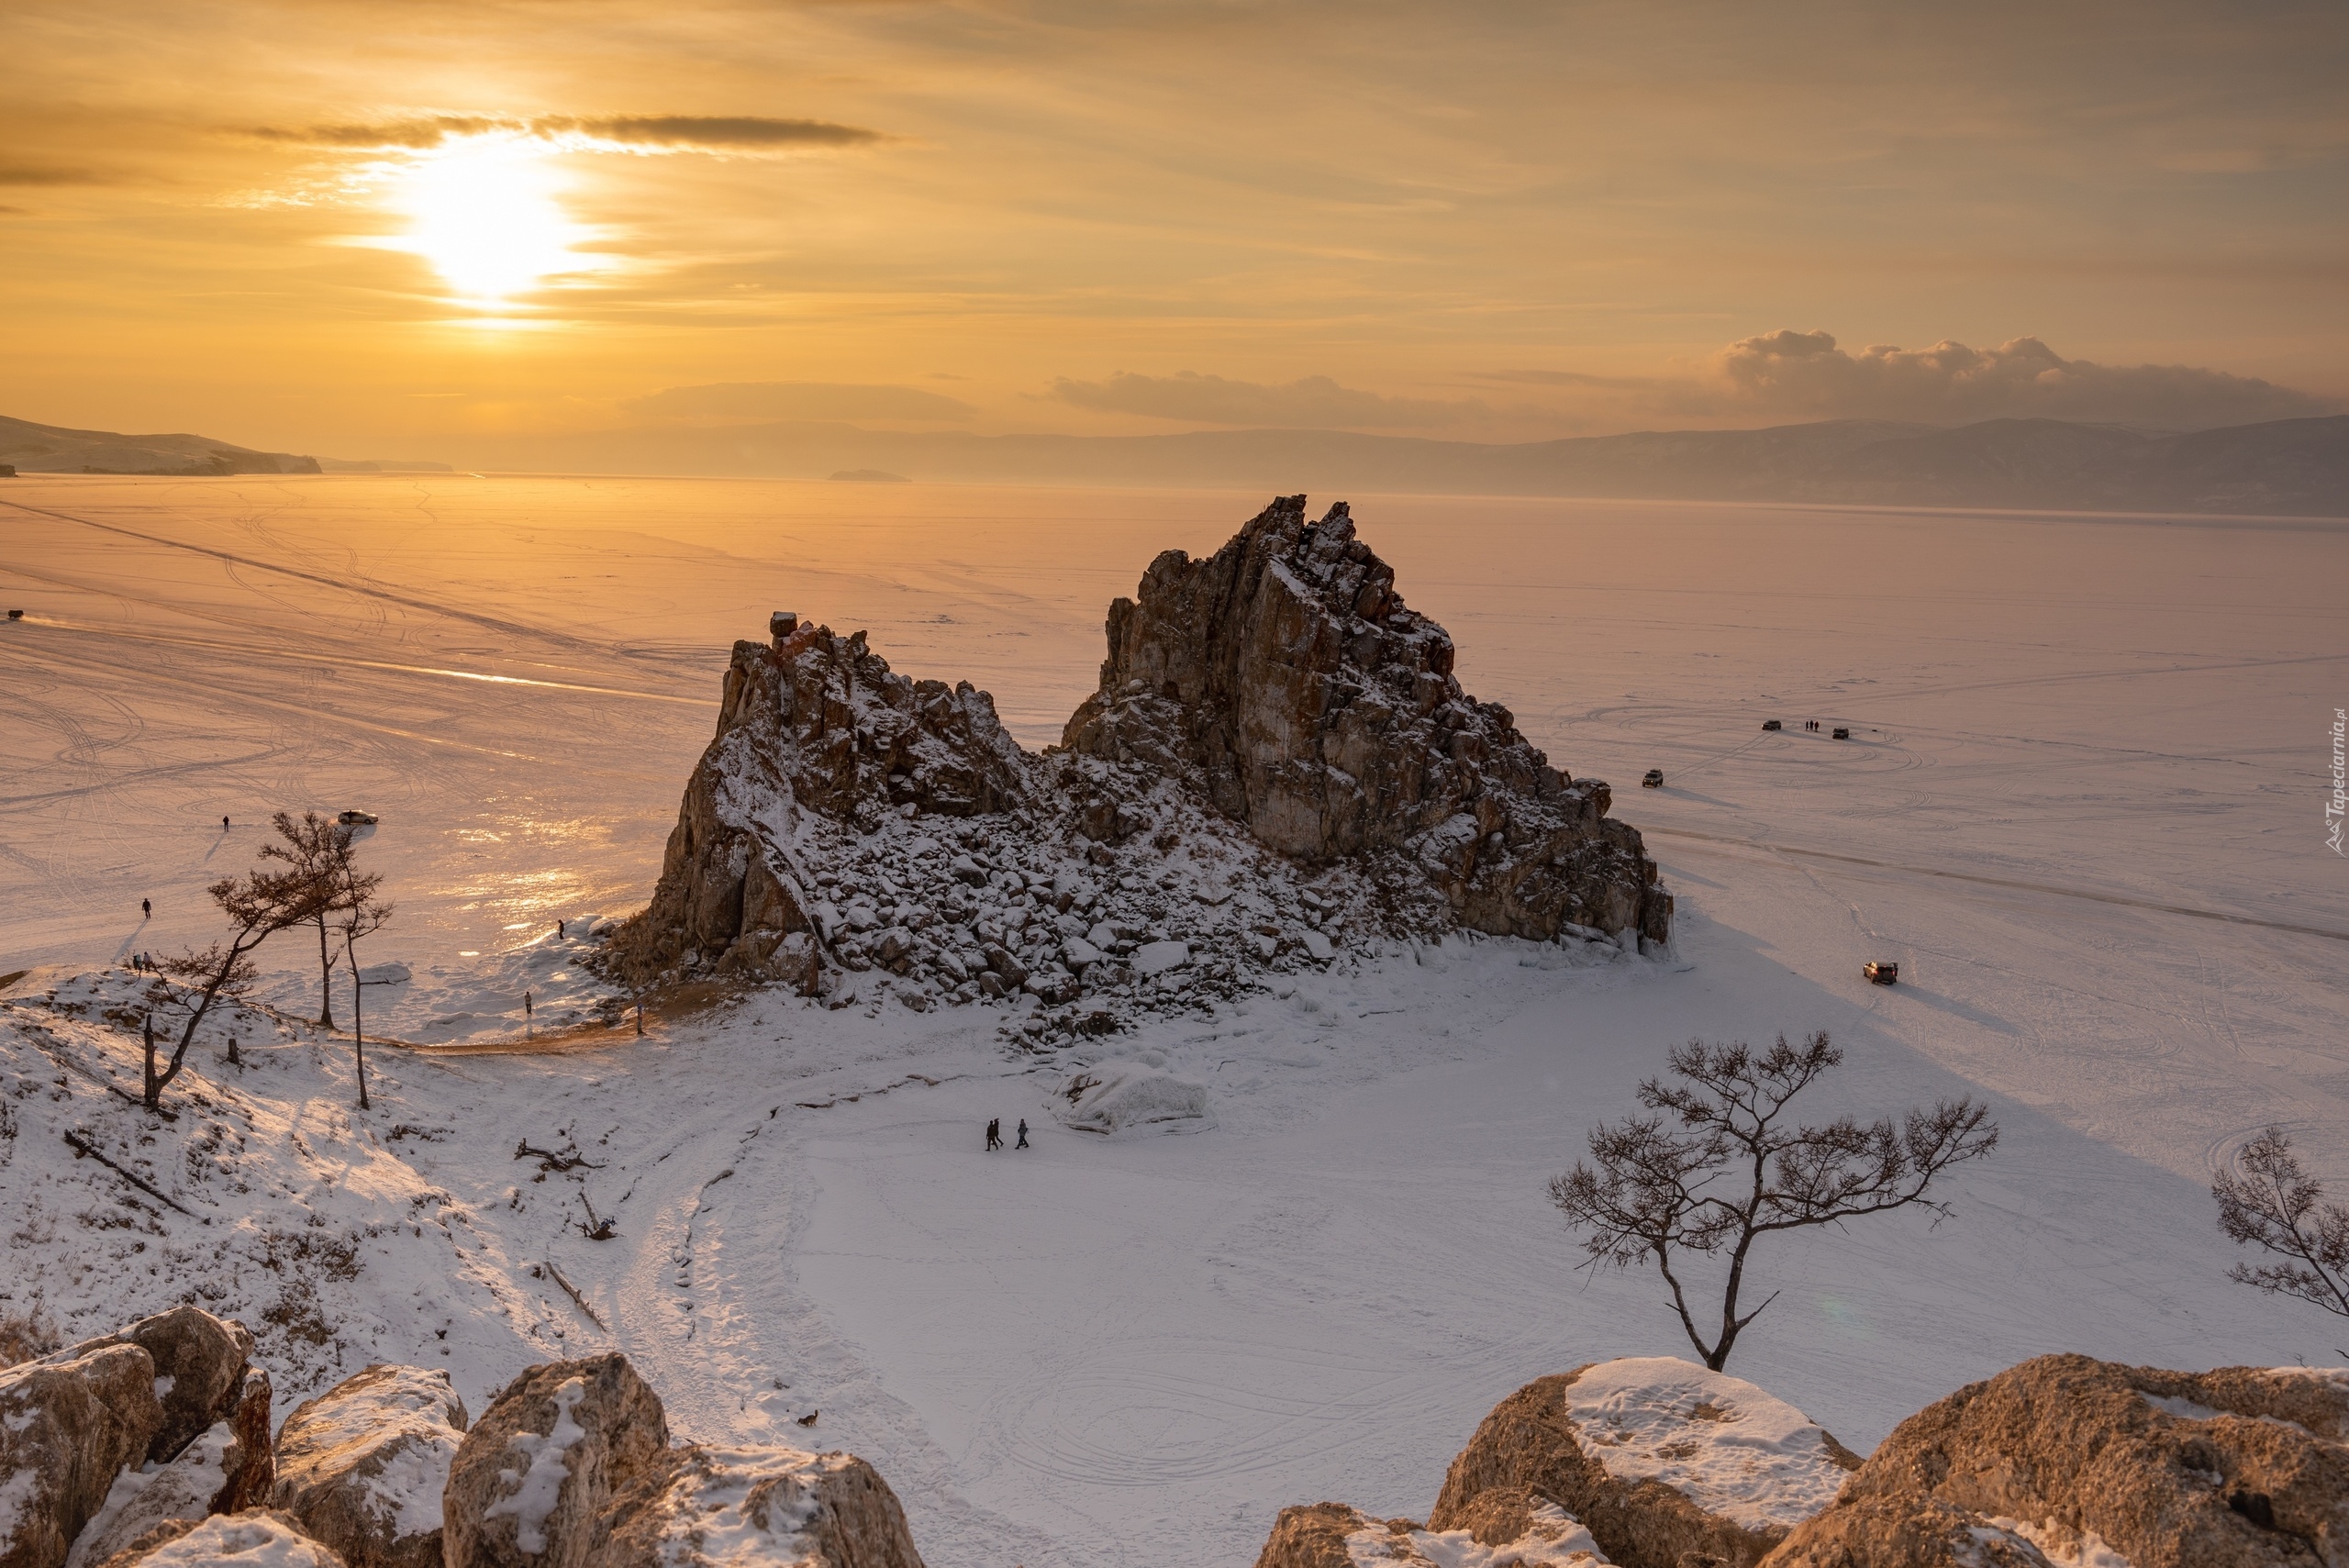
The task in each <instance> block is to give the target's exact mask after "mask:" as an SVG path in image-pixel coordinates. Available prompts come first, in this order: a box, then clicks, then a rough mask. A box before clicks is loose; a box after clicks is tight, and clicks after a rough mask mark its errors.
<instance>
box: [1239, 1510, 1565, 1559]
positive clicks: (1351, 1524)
mask: <svg viewBox="0 0 2349 1568" xmlns="http://www.w3.org/2000/svg"><path fill="white" fill-rule="evenodd" d="M1508 1522H1509V1524H1511V1525H1514V1526H1516V1527H1518V1528H1516V1529H1515V1530H1514V1533H1508V1534H1500V1533H1493V1532H1490V1531H1476V1530H1469V1529H1453V1530H1441V1531H1439V1530H1431V1529H1426V1528H1424V1527H1422V1526H1420V1525H1418V1524H1415V1523H1414V1522H1412V1521H1411V1520H1409V1519H1375V1518H1371V1517H1370V1516H1369V1515H1368V1514H1365V1513H1364V1512H1363V1511H1362V1510H1361V1509H1359V1508H1351V1507H1347V1506H1346V1505H1344V1504H1343V1503H1315V1504H1311V1505H1309V1506H1308V1507H1299V1508H1283V1509H1282V1510H1281V1516H1280V1518H1278V1519H1277V1520H1275V1522H1274V1524H1273V1533H1272V1535H1271V1536H1270V1537H1268V1538H1267V1539H1266V1540H1265V1541H1264V1551H1262V1552H1260V1553H1259V1554H1258V1555H1257V1558H1256V1568H1372V1565H1373V1564H1376V1565H1378V1568H1386V1565H1388V1564H1392V1565H1393V1568H1600V1565H1602V1564H1604V1563H1605V1562H1607V1556H1606V1554H1605V1553H1604V1552H1602V1551H1599V1550H1598V1542H1597V1541H1595V1540H1592V1539H1591V1537H1590V1532H1589V1531H1588V1530H1586V1529H1583V1528H1582V1526H1580V1525H1579V1524H1576V1523H1575V1521H1574V1520H1573V1519H1572V1518H1569V1517H1567V1515H1566V1513H1565V1511H1564V1509H1562V1508H1560V1507H1557V1506H1556V1505H1555V1504H1553V1503H1547V1502H1542V1501H1538V1500H1536V1501H1532V1502H1530V1503H1528V1504H1526V1505H1525V1506H1524V1507H1521V1508H1520V1510H1519V1511H1518V1514H1517V1517H1516V1518H1513V1519H1511V1520H1509V1521H1508Z"/></svg>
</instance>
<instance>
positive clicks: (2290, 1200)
mask: <svg viewBox="0 0 2349 1568" xmlns="http://www.w3.org/2000/svg"><path fill="white" fill-rule="evenodd" d="M2210 1195H2211V1196H2212V1197H2214V1198H2216V1199H2218V1200H2219V1229H2221V1230H2223V1231H2225V1232H2226V1233H2227V1234H2228V1235H2229V1236H2230V1237H2232V1239H2233V1240H2234V1241H2235V1242H2236V1244H2237V1245H2239V1246H2245V1247H2258V1248H2261V1249H2262V1250H2264V1251H2268V1252H2272V1253H2274V1254H2275V1255H2276V1256H2277V1257H2279V1258H2281V1259H2283V1260H2284V1262H2280V1263H2262V1264H2260V1265H2259V1266H2258V1267H2257V1268H2254V1267H2252V1266H2251V1265H2250V1264H2248V1263H2237V1264H2236V1265H2235V1266H2234V1267H2233V1268H2232V1269H2229V1270H2228V1271H2227V1277H2228V1278H2229V1279H2231V1280H2238V1281H2240V1282H2242V1283H2243V1284H2248V1285H2255V1286H2257V1287H2258V1288H2259V1289H2261V1290H2264V1291H2266V1292H2267V1293H2268V1294H2269V1295H2271V1296H2298V1297H2299V1299H2300V1300H2302V1301H2313V1302H2315V1303H2316V1304H2317V1305H2318V1306H2319V1307H2323V1308H2324V1309H2325V1310H2326V1311H2327V1312H2332V1313H2338V1314H2339V1315H2340V1316H2342V1317H2343V1318H2349V1204H2339V1203H2326V1202H2325V1201H2324V1187H2323V1184H2321V1183H2320V1182H2317V1181H2316V1180H2314V1179H2313V1178H2311V1177H2310V1175H2309V1173H2307V1172H2306V1171H2304V1170H2302V1169H2301V1168H2300V1162H2299V1156H2298V1155H2296V1154H2294V1153H2293V1152H2292V1140H2291V1137H2290V1135H2289V1134H2288V1133H2286V1132H2285V1130H2284V1129H2282V1128H2280V1127H2271V1128H2269V1129H2267V1130H2266V1131H2265V1132H2263V1133H2261V1134H2260V1135H2259V1136H2258V1137H2256V1138H2254V1139H2253V1140H2251V1141H2250V1142H2249V1143H2246V1144H2244V1145H2243V1151H2242V1152H2241V1153H2240V1154H2237V1155H2236V1156H2235V1159H2234V1169H2232V1170H2227V1171H2221V1172H2220V1173H2219V1174H2218V1176H2217V1177H2216V1178H2215V1179H2214V1180H2213V1181H2212V1182H2211V1183H2210Z"/></svg>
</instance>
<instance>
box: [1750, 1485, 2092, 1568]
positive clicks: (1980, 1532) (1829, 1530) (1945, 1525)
mask: <svg viewBox="0 0 2349 1568" xmlns="http://www.w3.org/2000/svg"><path fill="white" fill-rule="evenodd" d="M2079 1544H2082V1545H2085V1544H2086V1543H2085V1542H2081V1543H2079ZM1763 1561H1764V1562H1767V1563H1769V1564H1770V1565H1771V1568H1792V1565H1794V1564H1802V1565H1803V1568H2054V1564H2053V1563H2051V1561H2050V1559H2049V1558H2048V1556H2047V1554H2046V1553H2045V1552H2044V1551H2041V1550H2040V1547H2039V1544H2038V1543H2037V1542H2036V1541H2034V1540H2032V1537H2031V1536H2030V1535H2029V1534H2026V1533H2025V1532H2024V1530H2023V1529H2022V1528H2021V1526H2020V1523H2019V1521H2017V1520H2013V1519H2001V1520H1999V1521H1998V1522H1997V1523H1995V1524H1994V1523H1992V1522H1991V1521H1990V1520H1988V1519H1986V1518H1983V1517H1982V1516H1981V1515H1979V1514H1977V1513H1974V1512H1971V1511H1969V1510H1967V1509H1965V1508H1961V1507H1956V1506H1955V1505H1954V1504H1950V1503H1937V1502H1934V1501H1932V1499H1930V1498H1927V1499H1923V1500H1920V1499H1917V1498H1901V1499H1893V1498H1881V1497H1874V1498H1869V1499H1866V1500H1865V1501H1863V1502H1859V1503H1856V1504H1854V1505H1852V1506H1850V1507H1842V1506H1841V1505H1839V1506H1837V1507H1832V1508H1830V1509H1829V1510H1828V1511H1827V1512H1825V1513H1823V1514H1821V1515H1820V1516H1819V1517H1818V1518H1814V1519H1812V1520H1810V1521H1809V1523H1807V1524H1804V1525H1802V1526H1800V1527H1799V1528H1798V1529H1796V1531H1795V1533H1794V1534H1793V1535H1791V1536H1789V1537H1787V1542H1786V1544H1785V1545H1783V1546H1781V1547H1779V1548H1778V1550H1777V1551H1774V1552H1772V1553H1771V1554H1770V1555H1769V1556H1768V1557H1766V1558H1765V1559H1764V1560H1763ZM2060 1561H2061V1562H2062V1564H2063V1568H2115V1564H2116V1563H2119V1562H2120V1561H2121V1560H2120V1559H2119V1558H2118V1557H2116V1556H2112V1555H2087V1554H2083V1553H2081V1552H2079V1551H2072V1552H2068V1553H2065V1554H2064V1555H2063V1556H2062V1558H2061V1559H2060Z"/></svg>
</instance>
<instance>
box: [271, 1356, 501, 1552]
mask: <svg viewBox="0 0 2349 1568" xmlns="http://www.w3.org/2000/svg"><path fill="white" fill-rule="evenodd" d="M469 1424H470V1423H469V1422H468V1421H467V1420H466V1418H465V1405H464V1401H463V1400H462V1399H460V1398H459V1397H458V1396H457V1391H456V1389H455V1387H454V1386H453V1385H451V1383H450V1381H449V1374H448V1373H446V1372H444V1371H441V1370H440V1369H438V1368H435V1369H433V1370H431V1371H429V1372H428V1371H425V1370H423V1369H421V1368H418V1367H412V1366H390V1365H383V1364H378V1365H375V1366H371V1367H369V1368H367V1369H366V1370H365V1371H364V1372H362V1373H357V1374H356V1375H354V1376H351V1377H348V1378H345V1379H344V1380H343V1381H342V1382H340V1383H339V1384H337V1385H335V1386H334V1387H332V1388H330V1389H328V1391H327V1392H326V1393H324V1394H321V1395H319V1396H317V1398H315V1399H310V1400H306V1401H305V1402H303V1403H302V1404H300V1405H298V1406H296V1407H295V1409H294V1413H293V1414H292V1415H291V1416H288V1417H287V1418H285V1428H284V1431H283V1432H281V1433H280V1434H279V1436H278V1440H277V1487H276V1504H277V1507H280V1508H282V1509H284V1511H285V1512H286V1513H288V1514H291V1515H292V1516H293V1517H294V1518H297V1519H299V1520H300V1521H301V1523H302V1528H303V1529H304V1530H305V1531H306V1532H307V1533H308V1534H310V1535H311V1536H314V1537H316V1538H317V1540H322V1541H324V1542H326V1543H327V1544H328V1545H329V1546H331V1547H333V1548H334V1549H335V1551H338V1552H340V1554H341V1555H342V1558H343V1560H344V1561H345V1562H349V1563H350V1564H351V1568H440V1561H441V1553H440V1531H441V1516H440V1506H441V1494H442V1492H443V1491H444V1490H445V1489H446V1488H447V1486H448V1484H449V1473H450V1465H451V1462H452V1461H453V1460H454V1459H455V1458H456V1455H457V1449H458V1446H459V1444H460V1443H461V1442H462V1440H463V1438H464V1434H465V1429H466V1427H467V1426H468V1425H469Z"/></svg>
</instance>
